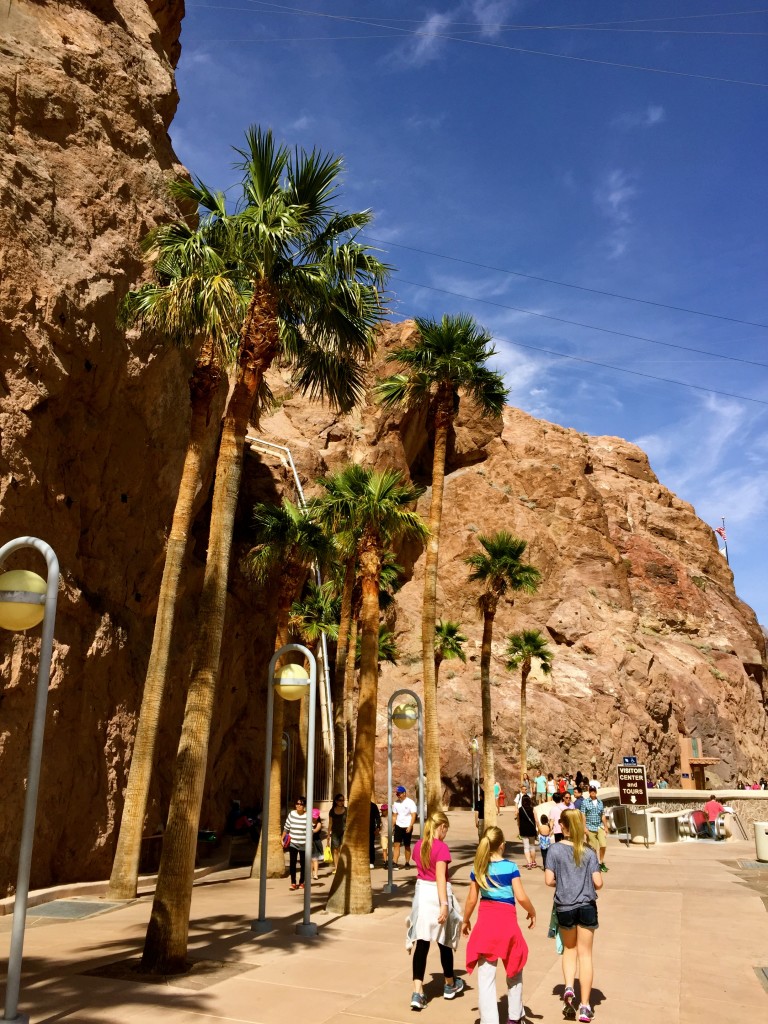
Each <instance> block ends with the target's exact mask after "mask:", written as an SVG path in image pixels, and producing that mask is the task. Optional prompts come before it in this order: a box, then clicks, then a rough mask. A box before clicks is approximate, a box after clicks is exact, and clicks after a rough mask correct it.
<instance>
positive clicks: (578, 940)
mask: <svg viewBox="0 0 768 1024" xmlns="http://www.w3.org/2000/svg"><path fill="white" fill-rule="evenodd" d="M560 821H561V824H562V827H563V831H564V835H565V837H564V839H563V841H562V842H561V843H558V845H557V846H553V847H551V848H550V851H549V857H548V859H547V867H546V870H545V872H544V881H545V882H546V884H547V885H549V886H552V887H553V888H554V890H555V913H556V915H557V926H558V930H559V932H560V937H561V939H562V940H563V947H564V948H563V980H564V981H565V991H564V993H563V1002H564V1003H565V1012H566V1013H567V1014H568V1015H569V1016H570V1015H571V1013H572V1011H573V1010H575V1009H576V994H575V991H574V985H575V982H576V973H577V970H578V975H579V1003H578V1007H579V1009H578V1017H577V1019H578V1020H579V1021H582V1022H584V1024H588V1022H589V1021H591V1020H592V1018H593V1017H594V1012H593V1010H592V1003H591V999H592V979H593V964H592V943H593V940H594V936H595V929H596V928H597V890H598V889H602V887H603V876H602V874H601V872H600V865H599V863H598V860H597V856H596V854H595V851H594V850H593V849H591V847H589V846H588V845H587V842H586V839H585V835H584V819H583V817H582V815H581V814H580V812H579V811H577V810H568V811H565V812H564V813H563V815H562V817H561V819H560ZM571 1019H573V1018H572V1017H571Z"/></svg>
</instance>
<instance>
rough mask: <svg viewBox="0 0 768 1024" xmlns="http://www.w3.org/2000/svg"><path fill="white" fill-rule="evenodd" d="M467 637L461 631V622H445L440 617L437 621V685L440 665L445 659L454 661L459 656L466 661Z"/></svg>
mask: <svg viewBox="0 0 768 1024" xmlns="http://www.w3.org/2000/svg"><path fill="white" fill-rule="evenodd" d="M466 642H467V637H466V636H465V635H464V634H463V633H462V632H461V623H460V622H451V621H450V620H448V621H446V622H443V620H442V619H438V621H437V622H436V623H435V687H437V680H438V677H439V674H440V666H441V665H442V663H443V662H444V661H452V660H453V659H454V658H459V660H460V661H463V662H465V663H466V660H467V656H466V654H465V653H464V644H465V643H466Z"/></svg>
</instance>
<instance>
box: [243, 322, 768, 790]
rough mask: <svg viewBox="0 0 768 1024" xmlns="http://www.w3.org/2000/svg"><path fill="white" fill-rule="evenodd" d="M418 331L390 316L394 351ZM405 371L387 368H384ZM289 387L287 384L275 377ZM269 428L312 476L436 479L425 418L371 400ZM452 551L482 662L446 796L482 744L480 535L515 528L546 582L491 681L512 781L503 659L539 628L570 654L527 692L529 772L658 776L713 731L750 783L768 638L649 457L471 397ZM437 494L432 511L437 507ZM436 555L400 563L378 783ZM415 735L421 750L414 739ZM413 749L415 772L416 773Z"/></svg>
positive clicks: (468, 679) (449, 527) (501, 640)
mask: <svg viewBox="0 0 768 1024" xmlns="http://www.w3.org/2000/svg"><path fill="white" fill-rule="evenodd" d="M412 331H413V326H412V325H411V324H408V323H406V324H402V325H397V326H394V325H393V326H392V327H390V328H389V329H387V330H386V331H384V332H383V335H382V351H383V350H385V349H387V348H389V347H391V346H392V345H395V344H402V343H404V341H407V339H408V338H409V337H410V336H411V335H412ZM383 372H391V368H389V367H387V368H385V366H384V365H383V364H382V363H381V362H380V363H379V365H378V366H377V367H376V368H374V371H373V375H375V374H376V373H383ZM275 388H276V390H277V391H278V393H280V388H279V385H278V384H277V382H276V383H275ZM263 432H264V433H265V435H266V436H268V437H270V438H271V439H272V440H277V439H280V441H281V443H284V444H286V443H287V444H289V445H291V447H292V451H293V455H294V458H295V459H296V460H297V462H298V464H299V467H300V469H301V470H303V472H304V474H305V476H306V478H307V480H309V481H311V480H312V478H313V477H316V476H318V475H319V474H320V473H321V472H326V471H328V470H334V469H336V468H338V467H340V466H341V465H343V464H344V463H345V462H346V461H349V460H353V461H363V462H368V463H373V464H374V465H376V466H379V467H381V466H385V465H394V466H398V467H399V468H401V469H403V470H404V471H405V472H407V473H409V474H410V475H411V477H412V478H413V479H415V480H417V481H418V482H423V483H426V484H428V483H429V479H430V470H431V446H430V437H429V435H428V431H427V427H426V417H425V416H424V415H422V416H416V415H414V414H408V415H406V416H402V415H400V416H393V415H391V414H387V413H384V412H383V411H382V410H381V409H377V408H376V407H375V406H373V405H372V404H368V405H367V406H366V407H365V408H363V409H362V410H361V411H359V412H357V413H356V414H354V415H353V416H351V417H347V418H346V419H343V420H334V419H333V418H332V417H330V416H329V415H328V414H327V413H324V412H323V411H322V410H320V409H318V408H317V407H309V406H307V404H306V403H305V402H303V401H299V400H297V399H295V398H291V397H290V392H289V391H287V390H284V391H283V393H282V405H281V408H280V410H279V412H278V413H276V414H275V415H273V416H272V417H271V418H269V419H267V420H265V422H264V424H263ZM452 444H453V448H452V451H451V454H450V458H449V465H448V475H447V477H446V483H445V497H444V509H445V512H444V520H443V527H442V532H441V543H440V566H439V585H438V609H439V614H440V615H441V616H442V617H443V618H448V619H453V620H457V621H460V622H461V623H462V625H463V630H464V632H465V633H466V634H468V636H469V637H470V643H469V644H468V655H469V656H468V660H467V664H466V665H462V663H461V662H460V661H457V660H454V661H448V662H445V663H444V664H443V666H442V669H441V677H440V693H439V696H440V733H441V742H442V745H443V751H444V772H445V775H446V776H447V780H446V785H447V791H448V792H450V790H451V788H454V789H456V790H462V789H463V788H464V787H465V786H466V782H467V776H468V774H469V770H470V767H469V752H468V746H469V740H470V738H471V736H473V735H475V734H476V733H477V734H480V733H481V721H480V706H479V700H480V671H479V660H480V636H481V623H480V622H479V620H478V613H477V609H476V606H475V600H476V597H477V594H476V593H475V592H473V589H472V587H470V586H469V585H468V583H467V567H466V565H465V563H464V559H465V557H466V556H467V555H469V554H470V553H471V552H473V551H476V550H478V544H477V535H478V534H482V533H493V532H495V531H496V530H498V529H502V528H503V529H507V530H509V531H511V532H512V533H513V534H515V535H517V536H520V537H523V538H525V539H527V540H528V542H529V547H528V550H527V552H526V559H527V560H528V561H530V562H532V563H533V564H534V565H535V566H537V568H538V569H539V570H540V572H541V574H542V585H541V588H540V589H539V591H538V592H537V593H536V594H535V595H533V596H527V595H521V596H519V597H518V598H517V600H516V601H515V603H514V606H512V605H510V604H508V603H507V604H505V603H504V602H503V601H502V602H501V604H500V606H499V611H498V614H497V618H496V627H495V634H494V636H495V640H494V647H493V664H492V687H493V707H494V715H495V730H496V735H497V741H498V747H497V752H498V755H499V764H498V774H499V776H500V778H501V779H502V780H504V781H506V782H507V783H508V784H509V785H510V786H512V785H514V783H515V781H516V780H517V779H518V778H519V774H518V773H519V767H518V766H519V763H520V756H519V755H520V751H519V739H518V737H519V675H515V674H510V673H509V672H507V671H506V670H505V668H504V657H503V651H504V648H505V646H506V637H507V635H508V634H509V633H510V632H513V631H518V630H521V629H524V628H528V629H539V630H541V632H542V633H543V634H544V635H545V636H546V637H547V638H548V639H549V641H550V646H551V648H552V650H553V653H554V664H553V671H552V674H551V675H550V676H547V677H542V676H541V675H538V674H537V672H536V670H535V669H534V671H533V673H532V676H531V680H530V681H529V688H528V708H529V734H528V737H529V738H528V742H529V750H528V758H529V763H530V764H531V766H544V767H546V768H547V770H551V771H559V770H561V769H564V770H572V771H573V772H574V773H575V772H576V770H577V769H579V768H585V769H590V770H591V768H592V763H593V762H594V764H595V765H596V769H597V771H598V773H600V774H601V775H602V776H603V777H604V778H607V777H608V776H609V773H610V776H611V777H613V768H614V766H615V765H616V763H617V761H620V759H621V756H622V755H624V754H631V753H634V754H637V755H639V756H640V757H641V758H642V759H643V761H644V762H645V763H646V764H647V765H648V766H649V772H650V774H651V775H652V776H656V775H657V774H658V773H659V772H660V771H662V770H672V771H674V767H675V765H676V764H679V737H680V736H699V737H700V738H701V739H702V740H703V746H704V751H705V754H706V756H707V757H710V756H712V757H719V758H721V759H722V760H721V764H720V765H715V766H714V767H713V768H712V769H711V770H710V771H709V774H710V776H712V777H713V779H717V778H721V779H722V780H723V781H728V780H731V781H734V782H735V780H736V778H737V777H739V776H749V777H750V778H752V777H754V776H755V775H756V773H757V774H760V773H764V772H765V769H766V743H767V742H768V684H767V683H766V668H767V667H768V665H767V663H766V647H765V638H764V637H763V635H762V632H761V630H760V627H759V626H758V624H757V621H756V619H755V615H754V613H753V611H752V610H751V609H750V608H749V607H747V606H746V605H745V604H743V602H741V601H740V600H739V599H738V598H737V596H736V593H735V591H734V585H733V576H732V573H731V571H730V569H729V568H728V566H727V564H726V562H725V560H724V559H723V557H722V556H721V555H720V554H719V553H718V550H717V544H716V542H715V537H714V534H713V533H712V530H711V528H710V527H709V526H707V525H706V524H705V523H703V522H702V521H701V520H700V519H698V518H697V517H696V514H695V511H694V509H693V508H692V506H691V505H689V504H687V503H686V502H684V501H681V500H680V499H679V498H677V497H676V496H675V495H674V494H673V493H672V492H671V491H669V490H668V489H667V488H666V487H664V486H663V485H662V484H660V483H659V481H658V480H657V478H656V476H655V475H654V473H653V471H652V470H651V468H650V466H649V464H648V459H647V456H646V455H645V453H644V452H642V451H641V450H640V449H639V448H637V447H635V446H634V445H631V444H629V443H628V442H626V441H623V440H622V439H620V438H616V437H590V436H588V435H586V434H579V433H577V432H576V431H574V430H566V429H564V428H563V427H559V426H556V425H555V424H552V423H546V422H544V421H541V420H537V419H534V418H533V417H531V416H528V415H527V414H525V413H523V412H520V411H518V410H515V409H512V408H507V409H505V411H504V415H503V418H502V419H500V420H498V421H495V422H489V421H487V420H483V419H482V418H481V417H479V416H478V415H477V412H476V411H475V410H474V409H473V408H472V407H471V406H463V407H462V409H461V411H460V414H459V418H458V421H457V424H456V430H455V434H454V437H453V439H452ZM429 498H430V495H429V491H427V493H426V494H425V495H424V497H423V498H422V499H421V502H420V505H419V508H420V511H421V512H422V513H423V514H424V515H425V516H426V515H427V513H428V508H429ZM419 555H420V552H418V551H413V550H406V551H404V552H402V553H401V560H402V561H403V562H404V564H405V565H406V568H407V569H408V572H409V576H410V579H409V581H408V582H407V584H406V585H405V586H404V587H403V589H402V590H401V592H400V593H399V594H398V595H397V599H396V614H395V617H394V620H393V622H394V629H395V632H396V634H397V637H398V644H399V647H400V652H401V656H400V663H399V665H398V666H397V667H396V668H393V667H391V666H384V667H383V668H382V674H381V692H382V700H381V717H380V721H379V736H380V750H379V771H380V775H379V782H380V783H381V784H383V783H384V779H385V774H384V768H385V760H384V758H385V751H384V746H383V744H384V743H385V742H386V717H385V706H386V705H385V701H386V698H388V697H389V695H390V694H391V693H392V692H393V690H394V689H395V688H397V687H402V686H410V687H413V688H415V689H416V690H417V692H418V690H419V680H420V677H421V634H420V614H421V599H422V589H423V575H422V563H421V560H420V558H419ZM413 746H414V744H413V743H410V748H413ZM413 753H414V751H413V750H412V749H411V750H410V753H409V745H408V744H407V743H406V745H405V746H404V747H403V748H402V754H401V755H398V756H399V757H400V756H401V757H402V758H404V761H403V764H402V767H403V770H405V771H406V772H407V773H409V777H411V778H412V777H413V776H414V774H415V764H414V758H413Z"/></svg>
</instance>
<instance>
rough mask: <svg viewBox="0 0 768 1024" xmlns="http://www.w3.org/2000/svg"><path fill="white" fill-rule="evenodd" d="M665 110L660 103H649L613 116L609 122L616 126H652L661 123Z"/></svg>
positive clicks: (664, 117)
mask: <svg viewBox="0 0 768 1024" xmlns="http://www.w3.org/2000/svg"><path fill="white" fill-rule="evenodd" d="M666 119H667V112H666V110H665V109H664V107H662V105H661V104H660V103H649V104H648V106H647V107H645V109H644V110H633V111H627V112H626V113H624V114H619V116H618V117H615V118H614V119H613V121H611V124H612V125H614V127H617V128H653V127H655V126H656V125H657V124H663V122H664V121H666Z"/></svg>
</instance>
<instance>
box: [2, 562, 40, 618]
mask: <svg viewBox="0 0 768 1024" xmlns="http://www.w3.org/2000/svg"><path fill="white" fill-rule="evenodd" d="M47 590H48V584H47V583H46V581H45V580H44V579H43V578H42V576H38V575H37V573H36V572H29V571H28V570H27V569H12V570H11V571H10V572H4V573H3V574H2V576H0V626H2V628H3V629H10V630H13V631H14V632H15V631H18V630H22V629H32V627H33V626H36V625H37V624H38V623H39V622H42V621H43V618H44V617H45V604H44V603H38V602H36V601H34V602H33V601H24V600H20V601H19V600H14V601H9V600H7V599H5V598H3V591H14V592H15V593H16V594H22V595H23V594H30V595H32V594H45V592H46V591H47Z"/></svg>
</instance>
